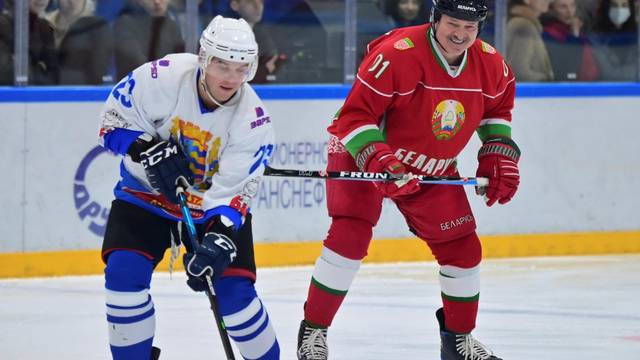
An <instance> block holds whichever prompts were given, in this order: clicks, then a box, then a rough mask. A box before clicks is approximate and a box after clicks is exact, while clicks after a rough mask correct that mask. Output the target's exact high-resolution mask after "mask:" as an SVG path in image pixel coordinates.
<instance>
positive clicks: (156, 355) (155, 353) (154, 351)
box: [151, 346, 160, 360]
mask: <svg viewBox="0 0 640 360" xmlns="http://www.w3.org/2000/svg"><path fill="white" fill-rule="evenodd" d="M158 359H160V348H157V347H155V346H153V347H151V360H158Z"/></svg>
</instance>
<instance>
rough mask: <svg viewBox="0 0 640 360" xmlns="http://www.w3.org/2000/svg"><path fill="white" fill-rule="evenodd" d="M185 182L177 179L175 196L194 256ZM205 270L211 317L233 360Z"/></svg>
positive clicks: (195, 244) (195, 245) (194, 235)
mask: <svg viewBox="0 0 640 360" xmlns="http://www.w3.org/2000/svg"><path fill="white" fill-rule="evenodd" d="M185 182H186V181H184V179H179V181H178V186H177V187H176V195H177V197H178V200H179V202H180V210H181V211H182V220H183V221H184V223H185V224H186V226H187V234H188V236H189V242H190V243H191V248H192V249H193V250H192V251H193V253H194V254H195V253H197V252H198V250H199V249H200V244H199V243H198V240H197V232H196V227H195V225H194V223H193V218H192V217H191V214H190V213H189V207H188V206H187V197H186V195H185V188H186V187H187V184H185ZM231 244H233V243H231ZM205 252H206V251H205ZM192 256H195V255H192ZM192 259H193V258H192ZM227 265H228V264H227ZM207 270H208V269H206V268H205V269H203V276H204V278H205V280H206V282H207V286H206V288H205V292H206V293H207V297H208V298H209V303H210V305H211V310H212V311H213V316H214V317H215V319H216V325H217V326H218V332H219V333H220V340H222V346H223V347H224V352H225V354H226V356H227V360H235V356H234V354H233V348H231V342H230V341H229V334H228V333H227V329H226V328H225V325H224V321H223V320H222V317H221V316H220V311H219V310H218V303H217V302H216V292H215V290H214V289H213V281H212V280H211V273H210V272H209V271H207Z"/></svg>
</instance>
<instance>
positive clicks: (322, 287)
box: [311, 277, 348, 296]
mask: <svg viewBox="0 0 640 360" xmlns="http://www.w3.org/2000/svg"><path fill="white" fill-rule="evenodd" d="M311 283H312V284H313V285H314V286H315V287H317V288H318V289H320V290H322V291H324V292H328V293H329V294H332V295H336V296H346V295H347V291H348V290H344V291H341V290H335V289H332V288H330V287H327V286H325V285H323V284H321V283H320V282H319V281H318V280H316V279H315V278H314V277H311Z"/></svg>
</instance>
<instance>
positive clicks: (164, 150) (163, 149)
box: [140, 143, 178, 168]
mask: <svg viewBox="0 0 640 360" xmlns="http://www.w3.org/2000/svg"><path fill="white" fill-rule="evenodd" d="M158 147H160V149H158ZM158 150H159V151H158ZM142 154H144V156H145V157H144V158H143V159H141V161H140V164H142V166H143V167H145V168H148V167H149V166H154V165H157V164H158V163H159V162H160V161H162V160H164V159H168V158H169V157H170V156H172V155H178V145H176V144H171V145H168V146H163V143H159V144H157V145H155V146H154V147H152V148H151V149H149V150H147V151H145V152H143V153H142Z"/></svg>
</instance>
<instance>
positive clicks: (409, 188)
mask: <svg viewBox="0 0 640 360" xmlns="http://www.w3.org/2000/svg"><path fill="white" fill-rule="evenodd" d="M356 164H357V165H358V168H360V170H362V171H365V172H374V173H387V174H389V175H391V177H392V178H393V179H396V180H394V181H386V182H374V185H375V186H376V187H377V188H378V190H379V191H380V192H381V193H382V194H383V195H384V196H386V197H390V198H392V199H395V198H398V197H402V196H406V195H409V194H413V193H415V192H416V191H418V190H420V184H419V183H418V179H416V178H415V177H414V176H413V175H412V174H410V173H409V174H407V173H406V172H407V169H406V168H405V167H404V165H402V163H401V162H400V160H398V158H397V157H395V155H393V153H392V152H391V148H390V147H389V145H387V144H385V143H382V142H376V143H371V144H369V145H367V146H366V147H365V148H364V149H362V151H360V152H359V153H358V155H357V156H356Z"/></svg>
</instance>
